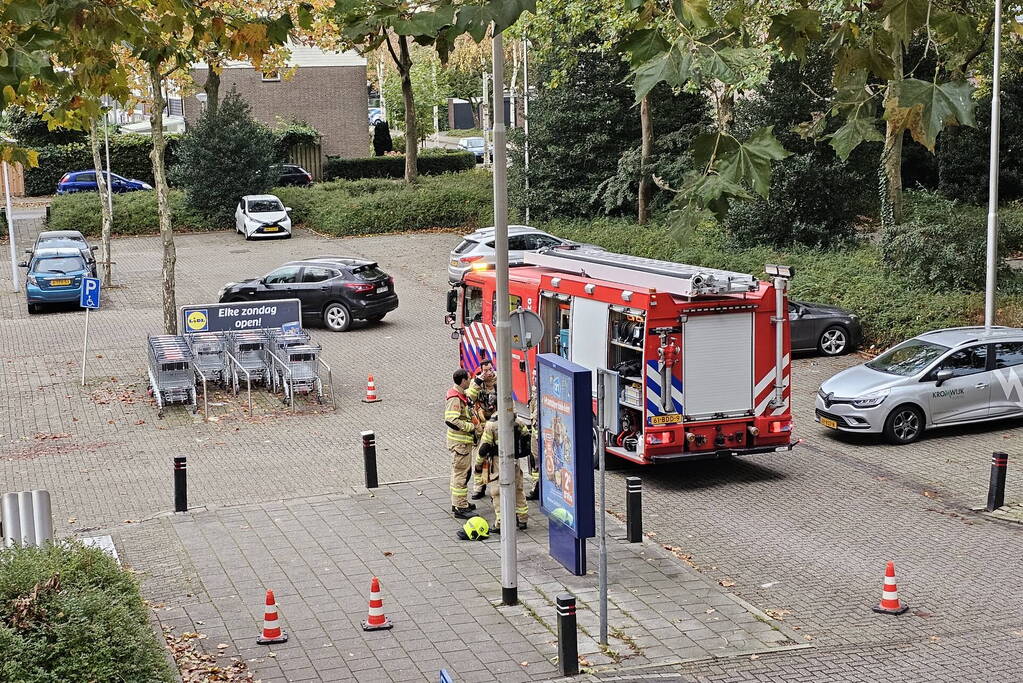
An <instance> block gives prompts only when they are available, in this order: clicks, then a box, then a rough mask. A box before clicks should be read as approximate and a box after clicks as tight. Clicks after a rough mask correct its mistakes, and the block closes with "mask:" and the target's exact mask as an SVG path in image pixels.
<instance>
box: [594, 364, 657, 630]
mask: <svg viewBox="0 0 1023 683" xmlns="http://www.w3.org/2000/svg"><path fill="white" fill-rule="evenodd" d="M605 373H606V370H604V368H597V423H598V430H599V431H600V436H599V437H598V439H597V449H598V450H597V462H598V464H599V467H600V490H599V501H598V503H597V525H598V531H597V534H598V536H599V539H600V540H599V544H600V565H599V567H598V568H597V572H598V587H599V591H600V644H601V645H607V529H606V524H605V521H606V520H605V519H604V517H605V512H604V511H605V510H606V509H607V505H606V504H605V500H606V499H605V493H604V481H605V479H604V474H605V472H606V470H605V464H606V463H605V456H606V453H605V450H606V449H605V447H604V430H605V425H604V398H605V397H604V375H605ZM667 386H670V385H667Z"/></svg>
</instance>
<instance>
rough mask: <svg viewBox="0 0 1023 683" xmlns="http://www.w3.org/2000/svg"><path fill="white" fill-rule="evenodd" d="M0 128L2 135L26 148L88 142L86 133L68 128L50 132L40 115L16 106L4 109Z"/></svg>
mask: <svg viewBox="0 0 1023 683" xmlns="http://www.w3.org/2000/svg"><path fill="white" fill-rule="evenodd" d="M0 127H2V128H3V132H4V135H6V136H7V137H10V138H13V139H14V140H17V141H18V144H20V145H25V146H28V147H44V146H46V145H67V144H70V143H72V142H87V141H88V140H89V133H88V131H84V130H74V129H70V128H54V129H53V130H50V126H49V124H48V123H46V121H43V117H42V116H41V115H39V114H36V113H34V112H32V113H30V112H28V111H26V110H25V109H24V108H23V107H18V106H10V107H7V108H6V109H4V112H3V118H2V120H0Z"/></svg>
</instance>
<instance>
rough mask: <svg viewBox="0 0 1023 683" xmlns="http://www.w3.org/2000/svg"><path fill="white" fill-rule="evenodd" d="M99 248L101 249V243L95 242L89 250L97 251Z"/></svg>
mask: <svg viewBox="0 0 1023 683" xmlns="http://www.w3.org/2000/svg"><path fill="white" fill-rule="evenodd" d="M98 249H99V245H96V244H94V245H92V246H91V247H89V251H96V250H98Z"/></svg>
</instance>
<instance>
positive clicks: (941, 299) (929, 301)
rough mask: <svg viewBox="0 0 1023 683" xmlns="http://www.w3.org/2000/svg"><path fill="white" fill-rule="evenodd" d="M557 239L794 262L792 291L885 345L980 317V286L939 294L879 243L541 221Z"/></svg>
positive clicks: (1002, 303) (1004, 305) (1008, 299)
mask: <svg viewBox="0 0 1023 683" xmlns="http://www.w3.org/2000/svg"><path fill="white" fill-rule="evenodd" d="M542 227H543V228H544V229H545V230H547V231H549V232H552V233H554V234H556V235H559V236H561V237H567V238H569V239H576V240H580V241H586V242H592V243H595V244H599V245H600V246H602V247H604V248H606V249H608V250H610V251H616V252H621V253H627V254H635V255H637V256H646V257H649V258H658V259H665V260H670V261H677V262H681V263H693V264H699V265H701V266H706V267H710V268H724V269H727V270H734V271H738V272H744V273H753V274H762V273H763V269H764V264H765V263H786V264H790V265H792V266H794V267H795V268H796V277H795V278H794V279H793V280H792V297H793V298H795V299H804V300H807V301H814V302H819V303H824V304H832V305H835V306H841V307H843V308H846V309H848V310H851V311H853V312H854V313H857V314H858V315H859V316H860V318H861V320H862V322H863V326H864V333H865V335H866V337H867V341H868V344H876V345H877V346H878V347H887V346H890V345H891V344H894V343H896V342H899V341H902V340H904V339H906V338H908V337H911V336H914V335H916V334H920V333H921V332H924V331H926V330H932V329H936V328H940V327H954V326H959V325H970V324H977V323H978V322H979V321H980V320H982V318H983V309H984V297H983V294H981V293H979V292H938V291H936V290H935V289H934V288H933V287H930V286H928V285H926V284H924V283H921V282H920V281H918V280H917V279H915V278H914V277H913V276H911V275H904V274H901V273H893V272H891V271H889V270H887V269H885V268H884V267H883V264H882V262H881V256H880V254H879V253H878V250H877V248H876V247H874V246H871V245H861V246H858V247H855V248H852V249H847V250H843V251H830V252H826V251H819V250H814V249H806V248H800V247H795V248H793V249H790V250H784V251H781V250H776V249H773V248H770V247H754V248H748V249H735V248H733V247H731V246H730V240H729V238H728V236H727V234H726V233H725V232H724V231H723V230H722V228H721V227H719V226H718V225H716V224H705V225H703V226H701V227H700V228H699V229H697V230H696V231H695V233H694V234H693V235H691V236H690V238H689V239H688V240H687V241H686V243H685V244H680V243H679V242H678V241H677V240H675V239H673V237H672V227H671V226H670V225H667V224H666V223H664V222H663V221H656V220H655V221H654V222H653V223H651V224H650V225H648V226H644V227H640V226H637V225H636V224H635V223H632V222H630V221H626V220H620V219H619V220H616V219H599V220H596V221H570V220H562V221H552V222H549V223H546V224H544V225H543V226H542ZM999 322H1000V323H1001V324H1004V325H1016V324H1020V322H1023V295H1019V294H1014V295H1003V296H1001V297H1000V299H999Z"/></svg>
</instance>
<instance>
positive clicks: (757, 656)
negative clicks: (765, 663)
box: [749, 655, 760, 662]
mask: <svg viewBox="0 0 1023 683" xmlns="http://www.w3.org/2000/svg"><path fill="white" fill-rule="evenodd" d="M749 659H750V661H751V662H755V661H757V660H758V659H760V655H750V656H749Z"/></svg>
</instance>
